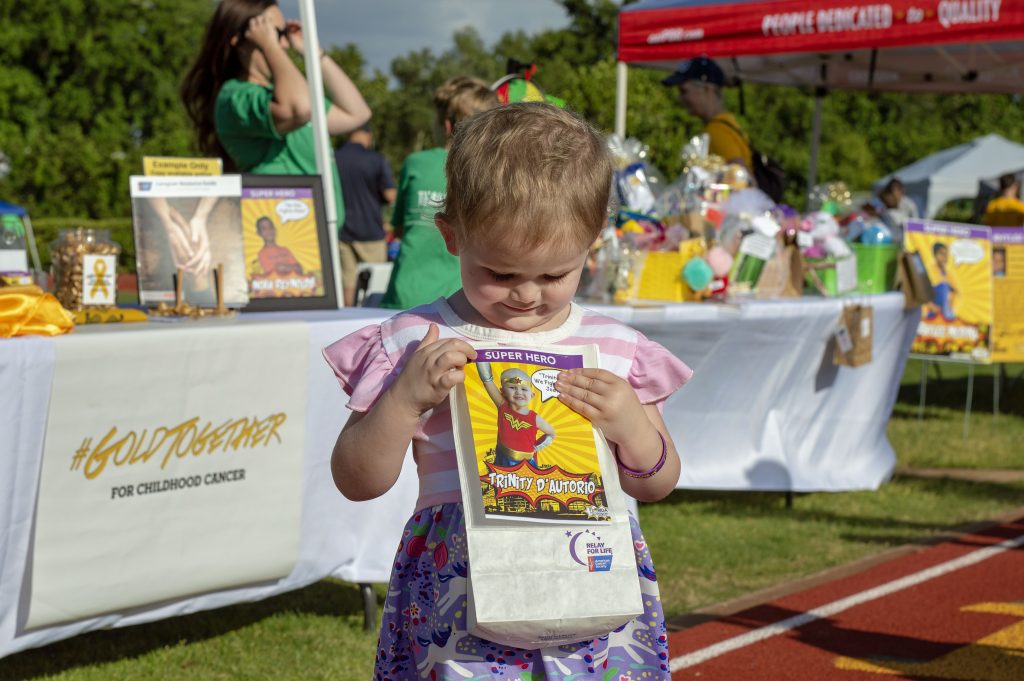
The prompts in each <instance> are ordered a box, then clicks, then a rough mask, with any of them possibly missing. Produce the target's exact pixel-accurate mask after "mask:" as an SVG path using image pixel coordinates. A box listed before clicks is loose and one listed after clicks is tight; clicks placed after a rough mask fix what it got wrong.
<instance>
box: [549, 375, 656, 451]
mask: <svg viewBox="0 0 1024 681" xmlns="http://www.w3.org/2000/svg"><path fill="white" fill-rule="evenodd" d="M555 390H557V391H558V392H559V393H560V394H559V397H558V399H559V401H560V402H561V403H562V404H564V405H565V406H567V407H569V408H570V409H572V410H573V411H575V412H577V413H578V414H580V415H582V416H583V417H585V418H586V419H588V420H589V421H590V422H591V423H593V424H594V425H595V426H597V427H598V428H600V429H601V432H603V433H604V436H605V437H606V438H607V439H608V440H610V441H612V442H615V443H622V442H630V441H634V439H635V438H636V437H638V436H641V435H642V434H643V433H644V432H645V430H646V429H650V428H651V427H652V426H651V423H650V420H649V419H648V418H647V413H646V412H645V411H644V407H643V405H642V404H640V400H639V399H638V398H637V396H636V391H635V390H633V387H632V386H631V385H629V383H627V382H626V381H624V380H623V379H621V378H619V377H618V376H616V375H615V374H613V373H612V372H610V371H608V370H606V369H570V370H568V371H563V372H561V373H560V374H558V380H557V381H555Z"/></svg>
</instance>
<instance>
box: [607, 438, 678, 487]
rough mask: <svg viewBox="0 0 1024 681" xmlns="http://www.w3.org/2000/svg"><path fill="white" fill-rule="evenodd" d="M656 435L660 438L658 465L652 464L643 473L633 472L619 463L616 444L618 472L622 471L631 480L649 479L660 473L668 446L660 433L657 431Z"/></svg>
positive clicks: (666, 455) (617, 452) (616, 452)
mask: <svg viewBox="0 0 1024 681" xmlns="http://www.w3.org/2000/svg"><path fill="white" fill-rule="evenodd" d="M657 433H658V437H659V438H661V458H660V459H658V463H656V464H654V465H653V466H652V467H650V468H648V469H647V470H645V471H635V470H633V469H632V468H630V467H628V466H623V465H622V462H621V461H619V445H618V443H616V444H615V460H616V461H617V462H618V464H619V470H620V471H622V472H623V473H624V474H626V475H628V476H629V477H631V478H640V479H642V478H649V477H651V476H652V475H654V474H655V473H657V472H658V471H660V470H661V468H662V466H664V465H665V459H666V458H667V457H668V444H666V442H665V436H664V435H662V434H661V431H660V430H659V431H657Z"/></svg>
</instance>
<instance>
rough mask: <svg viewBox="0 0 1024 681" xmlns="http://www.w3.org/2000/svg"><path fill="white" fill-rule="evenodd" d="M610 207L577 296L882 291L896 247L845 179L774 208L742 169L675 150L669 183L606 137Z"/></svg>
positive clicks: (623, 144)
mask: <svg viewBox="0 0 1024 681" xmlns="http://www.w3.org/2000/svg"><path fill="white" fill-rule="evenodd" d="M608 146H609V149H610V151H611V155H612V158H613V160H614V168H615V176H614V185H615V191H616V195H617V199H618V202H619V205H618V208H617V210H615V211H613V212H612V214H611V215H610V217H609V222H608V225H607V226H606V228H605V229H604V231H603V232H602V234H601V236H600V238H599V239H598V240H597V242H596V243H595V244H594V247H593V249H592V252H591V258H590V262H589V263H588V268H587V271H586V277H585V279H584V284H583V286H582V288H581V291H582V295H583V296H584V297H586V298H588V299H590V300H596V301H599V302H604V303H616V304H633V305H643V304H647V303H664V302H698V301H704V300H711V301H731V300H741V299H744V298H755V297H756V298H780V297H795V296H800V295H821V296H843V295H848V294H853V293H879V292H882V291H887V290H891V289H892V288H893V287H894V286H895V280H896V276H895V272H896V263H897V260H898V256H899V251H900V245H899V244H898V243H894V242H893V235H892V233H891V231H890V230H889V229H888V228H887V227H886V226H885V224H884V223H883V222H882V221H881V219H880V218H879V217H878V214H877V213H873V212H872V210H871V205H870V203H869V202H860V203H859V204H858V202H856V201H855V200H854V196H853V194H852V192H850V191H849V190H848V188H847V187H846V185H845V184H844V183H842V182H829V183H824V184H820V185H817V186H815V187H814V188H812V190H811V191H810V192H809V194H808V197H807V210H806V212H804V213H801V212H799V211H797V210H795V209H794V208H791V207H789V206H786V205H782V204H776V203H775V202H774V201H772V199H771V198H769V197H768V195H767V194H765V193H764V192H762V191H761V190H759V189H758V188H757V187H756V186H753V185H754V183H753V181H752V179H751V176H750V173H749V172H748V171H747V169H746V168H744V167H743V166H741V165H738V164H728V163H725V161H724V160H723V159H721V158H720V157H718V156H715V155H713V154H709V153H708V145H707V136H706V135H700V136H697V137H694V138H693V139H691V140H689V142H688V143H687V144H686V145H684V147H683V149H682V160H683V171H682V173H681V174H680V176H679V178H678V179H676V180H675V181H674V182H671V183H669V182H666V180H665V177H664V175H663V174H662V173H661V172H660V171H659V170H658V168H657V167H656V166H655V165H654V164H653V163H652V159H651V158H650V150H649V148H648V147H647V146H646V145H645V144H643V143H642V142H641V141H639V140H637V139H634V138H627V139H622V138H621V137H619V136H617V135H611V136H609V138H608Z"/></svg>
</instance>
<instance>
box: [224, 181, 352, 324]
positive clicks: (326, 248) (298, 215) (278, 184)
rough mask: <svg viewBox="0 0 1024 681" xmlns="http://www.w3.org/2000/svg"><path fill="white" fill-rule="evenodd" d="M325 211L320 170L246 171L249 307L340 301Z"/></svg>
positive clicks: (244, 227)
mask: <svg viewBox="0 0 1024 681" xmlns="http://www.w3.org/2000/svg"><path fill="white" fill-rule="evenodd" d="M326 215H327V213H326V210H325V208H324V197H323V186H322V185H321V183H320V178H319V177H318V176H315V175H243V176H242V247H243V249H244V254H245V257H244V261H245V280H246V285H247V287H248V293H249V304H248V305H247V306H246V307H245V311H268V310H312V309H334V308H336V307H337V306H338V292H337V291H336V290H335V286H334V276H333V270H332V263H331V252H330V238H329V235H328V233H327V217H326Z"/></svg>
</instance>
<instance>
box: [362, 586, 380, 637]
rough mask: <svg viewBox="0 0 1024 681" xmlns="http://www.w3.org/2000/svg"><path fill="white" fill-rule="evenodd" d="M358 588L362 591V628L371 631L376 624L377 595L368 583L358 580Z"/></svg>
mask: <svg viewBox="0 0 1024 681" xmlns="http://www.w3.org/2000/svg"><path fill="white" fill-rule="evenodd" d="M359 590H360V591H362V592H363V629H365V630H366V631H373V630H374V629H375V628H376V626H377V596H376V594H374V593H373V586H371V585H370V584H366V583H363V582H360V584H359Z"/></svg>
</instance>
